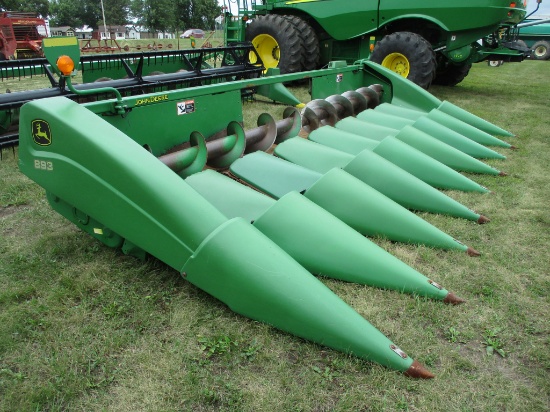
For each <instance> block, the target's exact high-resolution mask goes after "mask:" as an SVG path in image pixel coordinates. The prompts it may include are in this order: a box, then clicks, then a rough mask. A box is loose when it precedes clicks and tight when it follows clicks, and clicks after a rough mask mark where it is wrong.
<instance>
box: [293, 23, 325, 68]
mask: <svg viewBox="0 0 550 412" xmlns="http://www.w3.org/2000/svg"><path fill="white" fill-rule="evenodd" d="M285 18H286V19H287V20H288V21H290V22H291V23H292V24H293V25H294V27H295V28H296V30H298V34H299V36H300V40H301V41H302V70H315V69H316V68H317V65H318V64H319V56H320V52H319V39H318V38H317V34H315V31H313V29H312V28H311V26H310V25H309V24H307V23H306V22H305V21H304V20H302V19H301V18H299V17H296V16H285Z"/></svg>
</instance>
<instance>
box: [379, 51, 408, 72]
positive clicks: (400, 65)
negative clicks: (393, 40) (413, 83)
mask: <svg viewBox="0 0 550 412" xmlns="http://www.w3.org/2000/svg"><path fill="white" fill-rule="evenodd" d="M382 66H384V67H385V68H387V69H390V70H391V71H392V72H395V73H397V74H399V75H401V76H403V77H407V76H408V75H409V73H410V71H411V66H410V63H409V59H407V57H405V56H404V55H403V54H401V53H392V54H389V55H387V56H386V57H385V58H384V60H382Z"/></svg>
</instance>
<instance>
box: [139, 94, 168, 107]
mask: <svg viewBox="0 0 550 412" xmlns="http://www.w3.org/2000/svg"><path fill="white" fill-rule="evenodd" d="M164 100H168V95H167V94H163V95H162V96H151V97H146V98H144V99H137V100H136V106H143V105H144V104H151V103H158V102H162V101H164Z"/></svg>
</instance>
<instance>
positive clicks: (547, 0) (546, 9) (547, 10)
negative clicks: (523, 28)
mask: <svg viewBox="0 0 550 412" xmlns="http://www.w3.org/2000/svg"><path fill="white" fill-rule="evenodd" d="M536 7H537V2H536V1H535V0H530V1H529V6H527V11H528V12H529V13H531V11H533V10H535V8H536ZM534 16H548V17H549V18H550V0H542V3H541V4H540V6H539V11H537V14H535V15H533V17H534Z"/></svg>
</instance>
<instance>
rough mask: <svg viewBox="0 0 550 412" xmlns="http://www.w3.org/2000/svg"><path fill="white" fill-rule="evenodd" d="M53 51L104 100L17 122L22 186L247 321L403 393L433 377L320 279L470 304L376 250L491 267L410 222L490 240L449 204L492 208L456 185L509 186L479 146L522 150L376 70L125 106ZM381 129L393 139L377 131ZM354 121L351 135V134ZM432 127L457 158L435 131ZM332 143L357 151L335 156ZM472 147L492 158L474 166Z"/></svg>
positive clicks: (67, 76)
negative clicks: (401, 378)
mask: <svg viewBox="0 0 550 412" xmlns="http://www.w3.org/2000/svg"><path fill="white" fill-rule="evenodd" d="M44 51H45V55H46V58H47V59H48V61H49V63H50V65H51V67H52V70H53V71H54V72H55V74H56V76H59V81H58V83H59V84H60V85H64V87H65V88H66V90H68V91H69V92H70V93H72V94H73V95H75V96H78V97H79V98H82V99H86V98H88V97H92V99H91V100H92V101H88V102H83V103H82V104H78V103H77V102H75V101H73V99H68V98H66V97H64V96H63V95H57V96H53V97H47V98H43V99H37V100H34V101H29V102H28V103H26V104H24V105H23V106H22V107H21V108H20V113H19V133H20V144H19V167H20V170H21V172H22V173H24V174H25V175H27V176H28V177H29V178H30V179H32V180H33V181H35V182H36V183H37V184H39V185H40V186H42V187H43V188H44V189H45V191H46V197H47V199H48V202H49V204H50V206H51V207H52V208H53V209H54V210H55V211H56V212H58V213H59V214H60V215H61V216H63V217H65V218H66V219H68V220H69V221H70V222H72V223H73V224H75V225H76V226H77V227H79V228H80V229H81V230H83V231H84V232H86V233H88V234H89V235H90V236H92V237H94V238H95V239H97V240H98V241H100V242H102V243H103V244H105V245H106V246H108V247H113V248H118V249H120V250H121V251H122V252H123V253H125V254H129V255H132V256H136V257H138V258H141V259H144V258H145V257H146V256H152V257H154V258H156V259H159V260H161V261H162V262H164V263H165V264H167V265H168V266H170V267H171V268H173V269H174V270H175V271H177V272H179V273H180V274H181V275H182V276H183V277H184V278H185V279H186V280H188V281H189V282H191V283H192V284H193V285H195V286H197V287H198V288H200V289H202V290H204V291H205V292H207V293H209V294H210V295H212V296H214V297H216V298H217V299H219V300H220V301H222V302H224V303H225V304H226V305H227V306H228V307H229V308H230V309H231V310H233V311H235V312H236V313H239V314H241V315H243V316H246V317H249V318H252V319H255V320H258V321H261V322H265V323H267V324H269V325H272V326H273V327H275V328H278V329H280V330H282V331H285V332H288V333H290V334H293V335H296V336H300V337H302V338H304V339H308V340H311V341H314V342H317V343H319V344H321V345H325V346H328V347H331V348H334V349H336V350H339V351H343V352H345V353H349V354H353V355H354V356H357V357H359V358H362V359H365V360H368V361H372V362H377V363H380V364H382V365H384V366H386V367H388V368H391V369H395V370H397V371H400V372H402V373H404V374H406V375H407V376H411V377H414V378H432V377H433V376H434V375H433V374H432V373H431V372H430V371H428V370H427V368H425V367H424V366H423V365H422V364H421V363H420V362H419V361H418V360H415V359H413V358H411V357H410V356H409V355H407V353H406V352H405V351H403V350H402V349H400V348H399V346H398V345H396V344H395V343H393V342H392V341H391V340H390V339H389V338H388V337H386V336H385V335H384V334H382V333H381V332H380V331H379V330H378V329H377V328H376V327H375V326H374V325H372V324H371V323H369V322H368V321H367V320H366V319H364V318H363V317H362V316H360V315H359V314H358V313H357V312H355V311H354V310H353V309H352V308H351V307H350V306H348V305H347V304H346V303H345V302H343V301H342V300H341V299H340V298H339V297H338V296H337V295H336V294H334V293H333V292H332V291H330V290H329V289H328V288H327V287H325V286H324V285H323V283H322V282H321V281H320V280H318V279H317V278H316V277H315V276H314V275H318V274H322V275H323V276H329V277H333V278H335V279H341V280H344V281H348V282H356V283H360V284H365V285H369V286H372V287H378V288H384V289H390V290H396V291H400V292H402V293H407V294H413V295H419V296H423V297H425V298H428V299H433V300H436V301H439V302H441V303H447V304H452V305H458V304H460V303H463V302H464V300H463V299H461V298H460V297H459V296H457V294H455V293H453V292H450V291H449V290H447V289H445V288H444V287H443V286H442V285H440V284H439V283H437V281H435V280H433V279H428V278H427V277H425V276H424V275H423V274H421V273H420V272H418V271H416V270H415V269H413V268H412V267H410V266H408V265H406V264H405V263H403V262H401V261H400V260H398V259H397V258H395V257H394V256H392V255H390V254H389V253H387V252H386V251H384V250H382V249H381V248H380V247H378V246H377V245H375V244H374V243H373V242H371V241H370V240H368V239H367V238H366V237H364V236H363V235H367V236H371V235H374V236H383V237H386V238H388V239H391V240H394V241H397V242H406V243H413V244H425V245H428V246H430V247H434V248H440V249H444V250H448V251H449V252H448V253H465V254H468V255H470V256H477V255H479V252H477V251H476V250H475V249H473V248H472V247H471V246H468V245H464V244H463V243H462V242H460V241H459V240H457V239H455V238H454V237H453V236H452V235H450V234H447V233H444V232H443V231H441V230H439V229H438V228H436V227H435V226H433V225H431V224H429V223H428V222H426V221H425V220H423V219H421V218H420V217H419V216H418V215H416V214H414V213H413V211H414V210H426V211H429V212H432V213H442V214H446V215H449V216H455V217H458V218H463V219H468V220H472V221H475V222H477V223H479V224H483V223H487V222H488V221H489V219H488V218H487V217H485V216H484V215H482V214H480V213H478V212H475V211H472V210H470V209H469V208H467V207H466V206H464V205H462V204H460V203H458V202H456V201H454V200H453V199H451V198H450V197H448V196H447V195H445V194H444V193H443V192H440V191H439V190H437V189H436V187H449V188H455V189H456V188H460V189H459V190H471V191H476V192H479V195H480V196H483V193H487V192H488V191H489V189H487V188H484V187H483V186H480V185H478V184H477V183H475V182H474V181H473V180H471V179H468V178H466V177H465V176H463V175H461V174H460V173H458V171H457V170H461V168H463V167H469V165H473V164H476V165H478V166H479V167H480V169H479V171H478V173H488V174H492V175H495V178H499V177H498V176H499V175H504V173H502V172H499V171H498V170H496V169H493V168H490V167H488V166H487V168H483V165H484V163H483V162H482V161H481V160H479V159H482V158H486V157H490V156H496V155H498V154H496V152H494V151H492V150H489V149H487V148H485V149H487V150H486V151H483V150H482V149H481V148H480V147H478V146H481V144H480V142H481V143H482V144H483V147H485V146H484V145H487V144H488V145H492V146H499V147H501V148H503V149H505V148H511V145H510V144H509V143H507V142H505V141H504V140H501V139H499V138H496V137H494V136H493V135H498V136H505V137H511V136H512V135H511V133H509V132H507V131H506V130H503V129H501V128H498V127H496V126H495V125H493V124H490V123H488V122H485V121H484V120H482V119H480V118H477V117H476V116H474V115H472V114H470V113H468V112H466V111H464V110H462V109H460V108H459V107H457V106H455V105H453V104H451V103H449V102H442V101H440V100H438V99H436V98H435V97H433V96H432V95H430V94H429V93H428V92H426V91H425V90H423V89H421V88H419V87H418V86H416V85H415V84H413V83H412V82H409V81H407V80H406V79H404V78H403V77H401V76H399V75H396V74H395V73H394V72H392V71H390V70H388V69H385V68H383V67H381V66H379V65H377V64H376V63H373V62H370V61H362V62H358V63H356V64H354V65H347V64H346V63H345V62H332V63H330V64H329V66H328V67H327V68H326V69H323V70H315V71H309V72H304V73H300V74H287V75H279V76H271V77H257V78H250V79H245V80H235V79H232V80H233V81H231V82H226V83H217V84H205V85H202V86H198V87H193V88H185V89H174V90H159V91H154V92H153V93H148V94H139V93H131V94H129V95H125V94H124V93H122V92H121V91H120V90H119V89H117V88H115V87H112V86H110V85H109V84H108V82H107V83H101V84H92V85H91V86H90V87H89V88H87V89H84V88H82V87H80V88H79V87H77V86H75V85H73V83H72V79H71V76H72V75H73V73H74V70H75V64H77V62H78V61H79V58H80V56H79V48H78V44H77V41H76V39H74V41H73V42H72V43H71V42H70V41H67V40H66V39H56V38H51V39H47V40H45V41H44ZM260 69H263V68H260ZM300 79H308V80H309V81H310V82H311V93H312V98H313V100H312V101H311V102H309V103H308V104H307V105H306V106H305V107H304V108H303V109H302V111H301V112H299V111H298V109H296V108H295V107H289V108H287V109H286V110H285V111H284V113H283V116H282V118H281V119H279V120H276V119H274V118H273V117H272V116H270V115H268V114H263V115H261V116H260V117H259V118H258V122H257V127H255V128H252V129H248V130H245V129H244V128H243V113H242V105H241V101H242V97H243V91H245V90H249V89H250V88H256V89H261V88H263V87H272V86H274V85H275V84H279V83H281V82H289V81H295V80H300ZM99 86H101V87H99ZM64 90H65V89H64ZM134 92H137V90H134ZM97 95H102V96H104V98H103V99H102V100H98V101H93V100H95V99H93V97H94V96H97ZM370 113H372V114H370ZM377 119H378V120H380V122H384V121H387V120H388V119H389V120H391V124H386V126H381V125H379V126H378V127H376V126H370V124H376V121H378V120H377ZM349 121H353V122H355V125H354V126H355V127H356V130H355V131H354V132H350V131H349V130H348V131H345V130H344V126H345V125H346V123H347V122H349ZM359 122H362V123H361V125H359V126H358V124H359ZM426 122H427V123H430V124H432V125H433V126H434V127H435V126H436V125H437V127H438V131H437V133H436V134H437V135H438V137H439V138H440V139H446V141H447V143H445V142H443V141H441V140H438V139H437V138H436V137H434V135H430V134H429V133H427V132H426V131H423V130H421V128H422V125H423V124H426ZM389 125H391V126H392V127H388V126H389ZM325 128H326V129H325ZM383 128H386V129H387V130H385V131H384V130H383ZM369 129H372V130H373V131H375V130H376V133H374V132H373V133H372V134H370V135H369V136H368V137H365V136H364V133H366V132H367V131H368V130H369ZM322 130H327V131H329V133H328V135H331V134H335V135H336V133H338V134H339V135H346V136H347V139H339V140H338V141H337V142H334V141H332V142H330V141H329V139H327V138H326V136H325V137H323V133H322V132H321V131H322ZM336 130H339V132H336ZM442 131H444V132H445V133H444V134H443V135H441V132H442ZM386 132H387V134H386ZM299 133H300V134H301V135H303V134H304V133H309V137H310V138H309V139H308V140H305V139H304V138H303V137H299V136H298V135H299ZM329 137H330V136H329ZM457 147H460V149H459V148H457ZM473 148H475V149H476V152H475V156H477V157H478V158H479V159H476V158H474V157H472V156H470V155H468V154H467V153H465V152H464V151H463V150H466V151H468V150H473ZM477 149H480V150H479V151H477ZM273 150H275V153H276V156H273V155H270V154H268V152H272V151H273ZM321 154H322V156H321ZM436 157H437V158H438V159H440V160H436ZM500 158H503V156H500ZM445 163H447V164H445ZM485 166H486V165H485ZM430 175H437V176H438V179H439V180H438V181H437V182H435V181H433V180H431V179H430ZM457 310H458V309H457Z"/></svg>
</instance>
